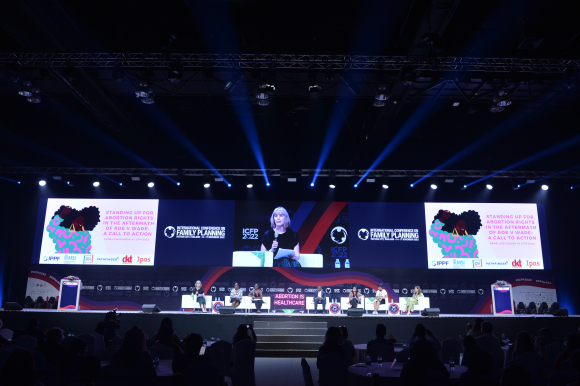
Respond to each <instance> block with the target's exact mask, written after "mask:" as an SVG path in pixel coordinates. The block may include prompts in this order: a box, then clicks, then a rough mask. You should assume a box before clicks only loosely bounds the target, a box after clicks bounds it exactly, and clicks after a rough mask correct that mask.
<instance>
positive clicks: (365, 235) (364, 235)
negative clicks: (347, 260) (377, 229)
mask: <svg viewBox="0 0 580 386" xmlns="http://www.w3.org/2000/svg"><path fill="white" fill-rule="evenodd" d="M358 238H359V239H361V240H363V241H364V240H368V239H369V231H368V230H366V229H364V228H362V229H359V230H358Z"/></svg>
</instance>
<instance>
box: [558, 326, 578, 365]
mask: <svg viewBox="0 0 580 386" xmlns="http://www.w3.org/2000/svg"><path fill="white" fill-rule="evenodd" d="M565 344H566V350H564V351H562V352H561V353H560V355H558V356H557V357H556V361H555V362H554V370H559V369H560V368H561V367H562V362H564V361H566V360H568V359H570V357H571V356H572V353H573V352H574V351H576V350H578V349H580V334H579V333H577V332H572V333H570V334H568V335H566V342H565Z"/></svg>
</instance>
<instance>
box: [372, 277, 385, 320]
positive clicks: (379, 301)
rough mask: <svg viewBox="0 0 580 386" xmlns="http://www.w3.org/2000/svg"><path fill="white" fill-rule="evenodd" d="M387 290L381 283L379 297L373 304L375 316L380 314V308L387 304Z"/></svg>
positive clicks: (378, 290)
mask: <svg viewBox="0 0 580 386" xmlns="http://www.w3.org/2000/svg"><path fill="white" fill-rule="evenodd" d="M387 296H388V295H387V290H386V289H385V288H384V287H383V285H382V284H381V283H379V288H378V289H377V295H376V298H375V301H374V302H373V306H374V307H375V310H374V311H373V315H377V314H378V313H379V312H378V311H379V306H380V305H381V304H385V300H386V299H387Z"/></svg>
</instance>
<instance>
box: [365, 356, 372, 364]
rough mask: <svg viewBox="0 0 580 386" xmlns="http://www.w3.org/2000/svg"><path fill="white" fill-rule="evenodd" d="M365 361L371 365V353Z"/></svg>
mask: <svg viewBox="0 0 580 386" xmlns="http://www.w3.org/2000/svg"><path fill="white" fill-rule="evenodd" d="M365 363H366V365H367V366H370V365H371V357H370V355H367V357H366V358H365Z"/></svg>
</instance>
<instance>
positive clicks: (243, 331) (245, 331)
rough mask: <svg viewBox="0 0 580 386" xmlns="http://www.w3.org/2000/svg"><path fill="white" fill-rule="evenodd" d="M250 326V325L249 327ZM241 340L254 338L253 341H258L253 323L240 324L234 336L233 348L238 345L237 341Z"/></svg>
mask: <svg viewBox="0 0 580 386" xmlns="http://www.w3.org/2000/svg"><path fill="white" fill-rule="evenodd" d="M248 326H249V327H248ZM241 340H252V341H253V342H257V341H258V337H256V333H255V332H254V326H253V325H251V324H240V325H239V326H238V330H237V331H236V333H235V334H234V336H233V338H232V349H233V348H234V347H236V343H238V342H239V341H241Z"/></svg>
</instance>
